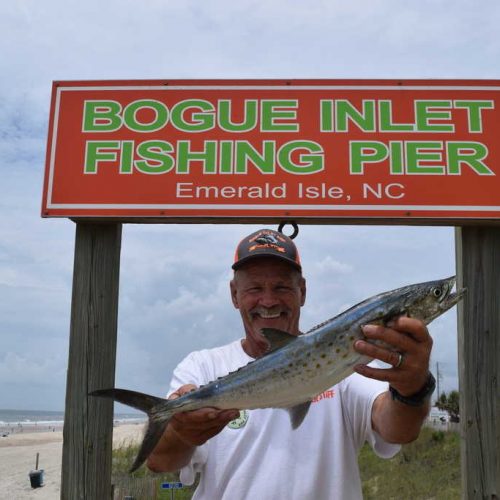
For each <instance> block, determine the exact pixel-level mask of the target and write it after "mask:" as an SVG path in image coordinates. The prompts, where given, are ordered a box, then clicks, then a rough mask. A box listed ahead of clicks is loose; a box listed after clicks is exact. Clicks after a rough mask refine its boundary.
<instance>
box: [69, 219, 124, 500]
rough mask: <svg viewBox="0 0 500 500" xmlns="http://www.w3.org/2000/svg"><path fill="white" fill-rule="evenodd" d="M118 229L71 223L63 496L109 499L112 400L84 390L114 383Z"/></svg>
mask: <svg viewBox="0 0 500 500" xmlns="http://www.w3.org/2000/svg"><path fill="white" fill-rule="evenodd" d="M121 229H122V226H121V224H86V223H78V224H77V225H76V242H75V263H74V274H73V297H72V304H71V326H70V344H69V362H68V373H67V385H66V411H65V415H64V432H63V438H64V442H63V459H62V478H61V499H62V500H106V499H109V498H111V450H112V436H113V402H112V401H111V400H107V399H103V398H94V397H91V396H88V393H89V392H90V391H92V390H95V389H101V388H106V387H113V386H114V380H115V362H116V337H117V319H118V281H119V272H120V246H121Z"/></svg>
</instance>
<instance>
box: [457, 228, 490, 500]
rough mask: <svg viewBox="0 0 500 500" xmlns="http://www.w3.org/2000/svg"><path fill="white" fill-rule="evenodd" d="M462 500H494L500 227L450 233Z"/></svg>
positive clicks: (458, 230) (464, 229) (465, 229)
mask: <svg viewBox="0 0 500 500" xmlns="http://www.w3.org/2000/svg"><path fill="white" fill-rule="evenodd" d="M455 239H456V252H457V276H458V284H459V286H465V287H466V288H467V290H468V292H467V296H466V297H465V299H464V300H463V301H462V302H461V303H460V304H459V306H458V366H459V385H460V433H461V457H462V478H463V479H462V481H463V484H462V491H463V498H464V499H467V500H469V499H476V498H477V499H481V500H482V499H489V500H493V499H499V498H500V385H499V384H500V305H499V304H500V228H499V227H492V226H489V227H462V228H458V229H457V230H456V233H455Z"/></svg>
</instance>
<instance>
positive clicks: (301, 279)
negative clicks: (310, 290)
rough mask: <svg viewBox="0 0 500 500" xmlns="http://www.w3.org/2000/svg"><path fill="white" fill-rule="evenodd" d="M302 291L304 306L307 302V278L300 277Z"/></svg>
mask: <svg viewBox="0 0 500 500" xmlns="http://www.w3.org/2000/svg"><path fill="white" fill-rule="evenodd" d="M300 291H301V293H302V297H301V301H300V305H301V306H303V305H304V304H305V303H306V295H307V286H306V280H305V278H300Z"/></svg>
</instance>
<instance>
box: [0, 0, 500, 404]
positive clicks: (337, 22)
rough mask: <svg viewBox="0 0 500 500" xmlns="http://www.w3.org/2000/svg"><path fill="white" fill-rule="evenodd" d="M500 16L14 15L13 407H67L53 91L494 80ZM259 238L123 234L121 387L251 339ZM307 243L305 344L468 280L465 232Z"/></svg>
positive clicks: (171, 11) (343, 236) (159, 229)
mask: <svg viewBox="0 0 500 500" xmlns="http://www.w3.org/2000/svg"><path fill="white" fill-rule="evenodd" d="M499 10H500V4H498V3H497V2H493V1H485V2H480V3H475V4H472V3H470V2H466V1H465V0H458V1H456V2H453V3H451V2H449V1H448V0H438V1H434V0H433V1H431V0H423V1H421V2H413V3H410V2H400V1H397V0H375V1H373V0H358V1H355V2H345V1H340V0H330V1H327V0H319V1H316V2H304V1H299V0H277V1H273V2H262V1H257V0H242V1H240V2H234V1H229V0H215V1H213V2H200V1H199V0H182V1H181V0H173V1H168V2H166V1H164V0H145V1H143V2H141V3H140V4H139V3H138V2H136V1H132V0H107V1H105V2H97V0H89V1H87V2H77V1H74V0H69V1H68V0H66V1H62V0H47V1H44V2H40V1H38V0H24V1H23V2H2V3H1V5H0V28H1V30H0V33H1V35H0V50H1V52H2V55H3V57H2V58H1V59H0V72H1V74H2V75H3V76H4V78H2V80H1V81H0V95H1V98H0V123H1V125H0V209H1V210H2V217H0V338H2V349H0V352H1V354H0V384H1V385H2V387H8V389H7V391H6V393H5V392H3V393H2V405H5V406H11V407H13V406H15V405H26V404H30V405H32V406H30V407H31V408H40V409H44V408H45V409H61V408H62V407H63V405H64V383H65V370H66V360H67V352H68V341H69V314H70V300H71V280H72V267H73V251H74V235H75V226H74V224H73V223H72V222H69V221H67V220H64V219H63V220H56V219H51V220H41V219H40V215H39V214H40V204H41V190H42V180H43V170H44V162H45V141H46V136H47V126H48V115H49V105H50V92H51V84H52V81H53V80H75V79H99V80H100V79H110V78H117V79H147V78H159V79H160V78H168V79H172V78H294V79H295V78H305V77H308V78H409V77H421V78H422V77H426V78H443V77H451V78H489V77H490V78H491V77H496V76H497V70H496V61H497V60H498V58H499V55H500V41H499V40H498V36H497V31H498V27H497V19H498V14H499ZM242 222H244V221H242ZM271 226H272V225H271ZM256 228H257V226H254V225H244V224H240V225H204V226H201V225H175V224H174V225H157V226H156V225H152V226H150V225H144V226H141V225H127V226H125V227H124V232H123V246H122V255H121V260H122V267H121V276H120V282H121V283H120V285H121V286H120V317H119V335H118V357H117V372H116V379H117V383H119V384H121V385H122V386H125V387H133V388H136V389H139V390H148V392H154V393H156V394H163V393H164V392H165V389H166V386H167V384H168V381H169V378H170V374H171V371H172V369H173V368H174V366H175V364H176V363H177V362H178V361H179V360H180V359H181V358H182V357H183V356H185V355H186V354H187V353H188V352H189V351H190V350H193V349H200V348H205V347H210V346H213V345H217V344H219V343H223V342H228V341H230V340H231V339H235V338H238V337H239V336H241V335H242V329H241V322H240V320H239V317H238V313H237V311H236V310H234V308H233V307H232V305H231V303H230V298H229V290H228V280H229V279H230V276H231V272H230V265H231V262H232V258H233V252H234V246H235V244H236V242H237V241H238V240H239V239H240V238H241V237H242V236H243V235H245V234H247V233H250V232H251V231H252V230H254V229H256ZM297 242H298V243H299V245H300V249H301V257H302V261H303V264H304V270H305V273H306V277H307V279H308V297H307V302H306V305H305V307H304V309H303V315H302V326H303V328H304V329H307V328H310V327H311V326H313V325H314V324H317V323H319V322H321V321H324V320H326V319H327V318H329V317H332V316H333V315H335V314H337V313H338V312H339V311H340V310H341V309H342V308H343V307H344V306H346V305H348V304H349V305H352V304H355V303H357V302H359V301H361V300H363V299H365V298H367V297H369V296H371V295H374V294H376V293H379V292H381V291H383V290H388V289H391V288H396V287H398V286H401V285H404V284H407V283H412V282H418V281H424V280H427V279H434V278H438V277H444V276H448V275H451V274H453V273H454V267H455V264H454V251H453V229H452V228H449V227H448V228H446V227H433V228H430V227H427V228H424V227H421V228H413V227H394V226H379V227H368V226H357V227H349V226H329V225H324V226H302V227H301V231H300V234H299V236H298V239H297ZM450 314H451V313H448V314H447V316H446V317H444V318H439V319H438V320H436V322H434V323H433V324H432V325H431V331H432V332H433V335H434V337H435V347H434V353H433V362H434V360H435V361H436V362H439V363H440V367H441V366H442V368H440V369H442V371H443V384H444V386H445V387H449V388H452V385H453V384H454V383H455V387H456V372H457V369H456V333H455V332H456V326H455V323H454V317H453V315H450ZM7 381H8V385H7ZM35 382H36V384H35ZM35 385H36V387H35ZM18 407H21V406H18ZM24 407H27V406H24Z"/></svg>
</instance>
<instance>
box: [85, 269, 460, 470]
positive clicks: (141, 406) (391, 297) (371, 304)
mask: <svg viewBox="0 0 500 500" xmlns="http://www.w3.org/2000/svg"><path fill="white" fill-rule="evenodd" d="M454 286H455V276H452V277H449V278H445V279H441V280H435V281H428V282H424V283H417V284H413V285H407V286H404V287H401V288H397V289H395V290H391V291H388V292H383V293H380V294H378V295H375V296H373V297H370V298H368V299H366V300H364V301H362V302H360V303H359V304H356V305H355V306H353V307H351V308H349V309H347V310H346V311H344V312H342V313H341V314H339V315H337V316H335V317H334V318H331V319H329V320H327V321H325V322H323V323H320V324H319V325H317V326H315V327H313V328H311V329H310V330H309V331H308V332H306V333H304V334H301V335H299V336H295V335H291V334H290V333H288V332H284V331H281V330H276V329H272V328H263V329H262V330H261V333H262V335H264V337H265V338H266V339H267V341H268V344H269V348H268V350H267V352H266V353H265V354H264V355H263V356H262V357H259V358H257V359H255V360H253V361H251V362H250V363H248V364H247V365H245V366H243V367H241V368H239V369H238V370H236V371H234V372H231V373H229V374H227V375H225V376H223V377H220V378H218V379H217V380H214V381H212V382H210V383H208V384H206V385H203V386H201V387H199V388H198V389H195V390H193V391H192V392H189V393H187V394H184V395H183V396H181V397H179V398H176V399H171V400H166V399H163V398H159V397H156V396H151V395H149V394H143V393H141V392H136V391H130V390H126V389H118V388H110V389H99V390H96V391H93V392H91V393H90V395H92V396H99V397H107V398H112V399H114V400H115V401H119V402H120V403H123V404H125V405H128V406H131V407H133V408H136V409H138V410H141V411H143V412H145V413H146V414H147V415H148V417H149V420H148V426H147V429H146V432H145V435H144V439H143V441H142V443H141V446H140V449H139V452H138V454H137V457H136V458H135V461H134V463H133V465H132V467H131V469H130V472H134V471H135V470H137V469H138V468H139V467H140V466H141V465H142V464H143V463H144V461H145V460H146V459H147V457H148V456H149V455H150V454H151V452H152V451H153V449H154V448H155V446H156V444H157V443H158V441H159V439H160V438H161V436H162V434H163V433H164V431H165V428H166V426H167V424H168V422H169V420H170V419H171V418H172V416H173V415H175V414H176V413H178V412H186V411H191V410H196V409H199V408H205V407H214V408H218V409H221V410H224V409H239V410H244V409H245V410H251V409H256V408H284V409H286V410H288V412H289V414H290V421H291V426H292V429H296V428H298V427H299V426H300V425H301V423H302V422H303V420H304V419H305V417H306V415H307V412H308V410H309V406H310V404H311V401H312V399H313V398H314V397H316V396H317V395H318V394H321V393H322V392H323V391H325V390H326V389H329V388H330V387H332V386H334V385H335V384H337V383H339V382H340V381H341V380H343V379H344V378H346V377H348V376H349V375H351V374H352V373H353V372H354V366H355V365H357V364H361V363H368V362H370V361H371V358H369V357H367V356H364V355H361V354H359V353H358V352H356V351H355V350H354V347H353V345H354V343H355V342H356V341H357V340H359V339H364V336H363V333H362V327H363V326H364V325H366V324H368V323H370V324H387V322H389V321H390V320H391V319H393V318H395V317H398V316H402V315H406V316H410V317H414V318H418V319H420V320H422V321H423V322H424V323H425V324H429V323H430V322H431V321H432V320H434V319H435V318H437V317H438V316H440V315H441V314H443V313H444V312H445V311H447V310H448V309H450V308H451V307H453V306H454V305H455V304H457V303H458V302H459V300H461V299H462V297H463V296H464V294H465V292H466V289H464V288H462V289H460V290H457V291H456V292H453V291H452V290H453V288H454ZM365 340H366V339H365ZM368 341H369V342H375V343H379V344H380V343H381V341H373V340H368ZM382 343H383V342H382Z"/></svg>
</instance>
